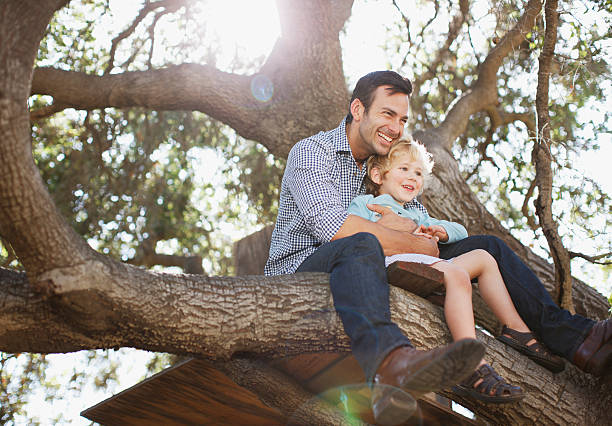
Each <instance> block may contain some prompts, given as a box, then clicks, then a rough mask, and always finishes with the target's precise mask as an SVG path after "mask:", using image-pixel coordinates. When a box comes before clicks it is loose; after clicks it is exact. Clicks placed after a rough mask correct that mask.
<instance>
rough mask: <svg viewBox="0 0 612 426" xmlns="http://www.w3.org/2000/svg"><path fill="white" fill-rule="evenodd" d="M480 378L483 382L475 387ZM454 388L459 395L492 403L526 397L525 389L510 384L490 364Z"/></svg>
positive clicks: (480, 368)
mask: <svg viewBox="0 0 612 426" xmlns="http://www.w3.org/2000/svg"><path fill="white" fill-rule="evenodd" d="M480 379H482V382H480V383H479V384H478V385H477V386H476V387H474V383H476V382H478V380H480ZM452 390H453V392H455V393H456V394H457V395H460V396H465V397H471V398H474V399H477V400H479V401H482V402H488V403H492V404H504V403H507V402H516V401H520V400H521V399H523V398H524V397H525V393H524V392H523V389H521V388H520V387H518V386H513V385H510V384H508V383H507V382H506V381H505V380H504V379H502V378H501V376H500V375H499V374H497V373H496V372H495V370H493V367H491V366H490V365H489V364H483V365H481V366H480V367H478V369H477V370H476V371H475V372H474V374H472V375H471V376H470V377H468V378H467V379H465V380H464V381H463V382H461V383H459V384H458V385H455V386H453V388H452Z"/></svg>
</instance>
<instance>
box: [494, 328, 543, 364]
mask: <svg viewBox="0 0 612 426" xmlns="http://www.w3.org/2000/svg"><path fill="white" fill-rule="evenodd" d="M501 334H502V335H504V334H506V335H508V336H510V337H511V338H512V339H514V340H515V341H517V342H518V343H519V344H521V345H523V346H525V347H526V348H528V349H529V350H531V351H533V352H537V353H539V354H541V355H545V356H552V354H551V353H550V351H549V350H548V348H546V347H545V346H543V345H541V344H540V342H539V341H538V340H537V339H536V338H535V336H534V335H533V333H531V332H530V331H527V332H523V331H516V330H514V329H512V328H509V327H506V326H505V325H504V327H503V328H502V333H501ZM530 340H535V342H534V343H532V344H531V345H527V343H528V342H529V341H530Z"/></svg>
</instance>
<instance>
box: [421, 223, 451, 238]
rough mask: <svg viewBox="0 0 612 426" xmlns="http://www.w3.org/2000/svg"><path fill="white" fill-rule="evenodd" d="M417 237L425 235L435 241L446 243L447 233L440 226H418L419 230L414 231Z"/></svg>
mask: <svg viewBox="0 0 612 426" xmlns="http://www.w3.org/2000/svg"><path fill="white" fill-rule="evenodd" d="M414 233H415V234H417V235H422V234H427V235H430V236H431V237H433V238H435V239H436V241H442V242H446V241H448V233H447V232H446V229H444V227H443V226H440V225H431V226H423V225H421V226H419V228H418V229H417V230H416V231H414Z"/></svg>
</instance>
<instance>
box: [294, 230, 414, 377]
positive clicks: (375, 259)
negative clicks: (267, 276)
mask: <svg viewBox="0 0 612 426" xmlns="http://www.w3.org/2000/svg"><path fill="white" fill-rule="evenodd" d="M296 272H328V273H329V274H330V276H329V285H330V288H331V293H332V295H333V298H334V306H335V308H336V312H338V315H339V316H340V319H341V320H342V324H343V325H344V331H345V332H346V334H347V335H348V336H349V338H350V339H351V348H352V351H353V355H354V356H355V358H356V359H357V361H358V362H359V364H360V365H361V367H362V368H363V371H364V373H365V376H366V380H367V381H368V383H369V382H371V380H372V379H373V376H374V374H375V373H376V369H377V368H378V365H379V364H380V362H381V361H382V360H383V359H385V357H386V356H387V354H388V353H389V352H391V351H392V350H393V349H395V348H397V347H398V346H404V345H409V344H410V341H409V340H408V338H407V337H406V336H404V334H403V333H402V332H401V331H400V329H399V327H398V326H397V325H396V324H394V323H392V322H391V311H390V309H389V285H388V283H387V271H386V269H385V256H384V254H383V251H382V248H381V246H380V243H379V242H378V239H377V238H376V237H375V236H374V235H372V234H368V233H363V232H362V233H358V234H355V235H352V236H350V237H346V238H342V239H339V240H335V241H331V242H329V243H325V244H323V245H321V246H320V247H319V248H318V249H317V251H315V252H314V253H313V254H311V255H310V256H309V257H308V258H306V260H304V262H303V263H302V264H301V265H300V267H299V268H298V270H297V271H296Z"/></svg>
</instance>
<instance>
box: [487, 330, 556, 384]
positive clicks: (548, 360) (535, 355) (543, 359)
mask: <svg viewBox="0 0 612 426" xmlns="http://www.w3.org/2000/svg"><path fill="white" fill-rule="evenodd" d="M506 334H507V336H505V335H506ZM532 339H535V336H534V335H533V333H530V332H527V333H523V332H520V331H516V330H513V329H511V328H508V327H506V326H505V325H504V328H503V329H502V334H501V335H500V336H497V340H499V341H500V342H504V343H505V344H507V345H508V346H510V347H512V348H514V349H516V350H517V351H519V352H520V353H522V354H524V355H527V357H528V358H530V359H532V360H533V361H534V362H536V363H538V364H540V365H541V366H543V367H545V368H547V369H549V370H550V371H552V372H553V373H559V372H560V371H563V369H565V363H564V362H563V359H561V358H560V357H558V356H556V355H553V354H552V353H550V351H549V350H548V349H546V347H544V345H542V344H540V342H538V341H537V340H536V341H535V343H532V344H531V345H529V346H527V343H528V342H529V341H530V340H532Z"/></svg>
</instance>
